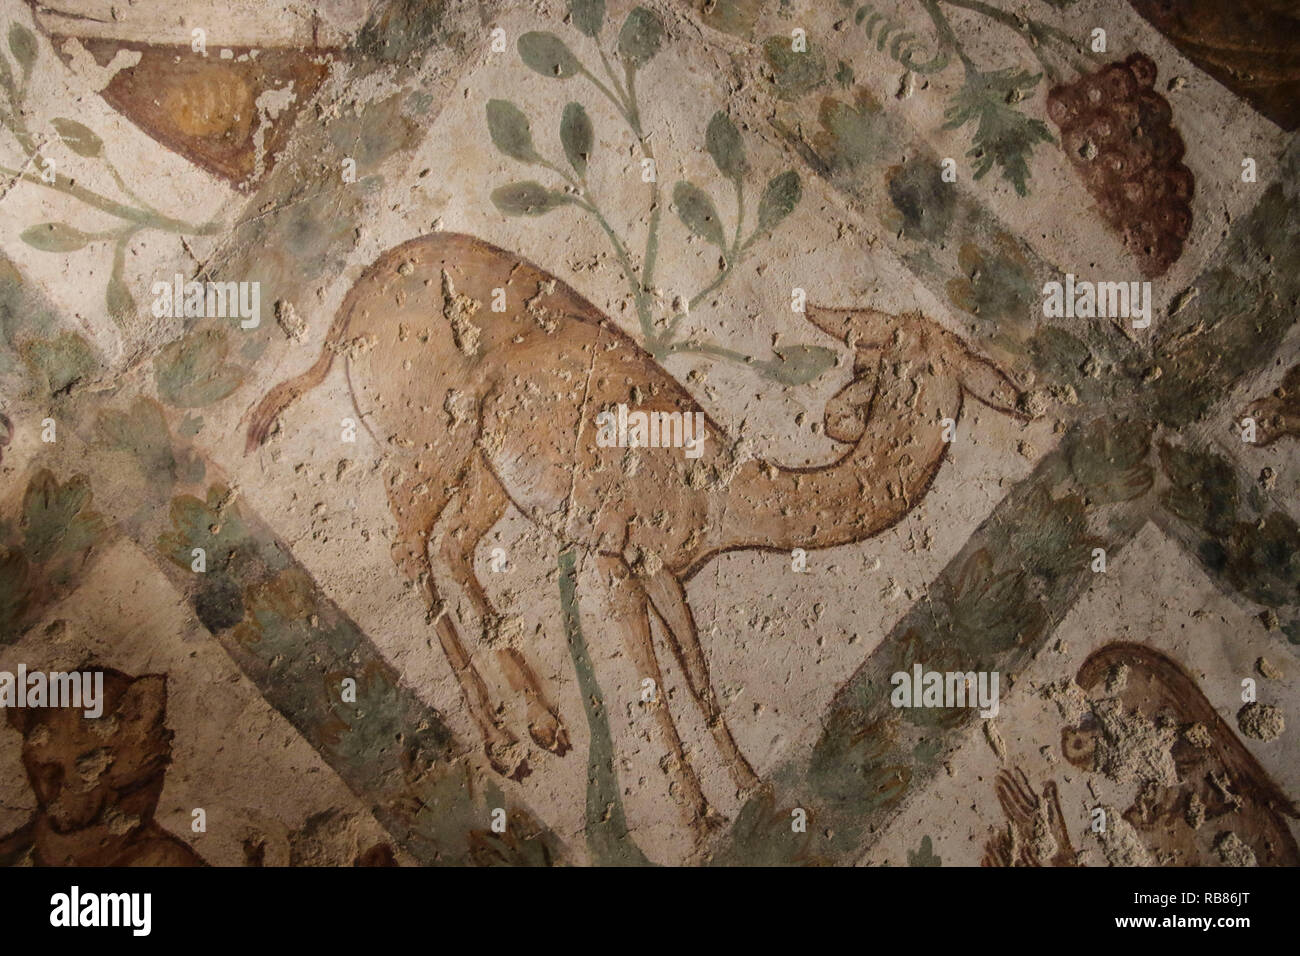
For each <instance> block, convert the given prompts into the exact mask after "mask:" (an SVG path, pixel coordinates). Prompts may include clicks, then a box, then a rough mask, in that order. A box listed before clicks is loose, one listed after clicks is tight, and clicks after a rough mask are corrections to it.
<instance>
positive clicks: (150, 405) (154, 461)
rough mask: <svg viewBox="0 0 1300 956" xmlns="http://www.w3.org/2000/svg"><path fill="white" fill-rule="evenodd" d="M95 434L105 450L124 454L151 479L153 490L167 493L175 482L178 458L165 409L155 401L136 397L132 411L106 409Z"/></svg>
mask: <svg viewBox="0 0 1300 956" xmlns="http://www.w3.org/2000/svg"><path fill="white" fill-rule="evenodd" d="M95 432H96V434H97V435H98V437H99V439H100V440H101V441H102V442H103V443H104V446H105V447H106V448H109V449H112V450H114V451H124V452H127V453H128V454H129V455H130V456H131V460H132V461H133V462H134V463H135V464H136V465H138V466H139V467H140V470H141V471H142V472H143V473H144V476H145V477H146V478H148V479H149V481H150V487H151V489H158V490H163V491H167V490H168V489H170V488H171V485H172V483H173V482H175V481H176V455H175V453H174V452H173V450H172V441H171V432H170V430H169V429H168V427H167V419H166V417H165V416H164V414H163V407H162V405H160V404H159V403H158V402H156V401H155V400H153V399H152V398H144V397H143V396H142V397H140V398H137V399H136V400H135V403H134V404H132V405H131V407H130V408H129V409H126V410H124V411H118V410H117V409H113V408H105V409H104V410H103V411H101V412H100V413H99V418H98V419H97V420H96V422H95Z"/></svg>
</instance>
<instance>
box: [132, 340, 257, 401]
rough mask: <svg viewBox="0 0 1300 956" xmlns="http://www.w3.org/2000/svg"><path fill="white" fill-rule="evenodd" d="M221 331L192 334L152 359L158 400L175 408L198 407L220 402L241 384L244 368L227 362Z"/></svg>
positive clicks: (227, 348)
mask: <svg viewBox="0 0 1300 956" xmlns="http://www.w3.org/2000/svg"><path fill="white" fill-rule="evenodd" d="M229 348H230V346H229V344H228V343H227V341H226V332H225V330H224V329H221V328H215V329H205V330H203V331H200V332H192V333H190V334H189V335H187V336H185V338H183V339H181V340H180V341H178V342H173V343H172V344H171V345H169V346H167V347H166V348H165V349H163V350H162V351H161V352H159V353H158V357H157V358H156V359H154V382H155V383H156V384H157V386H158V397H159V398H161V399H162V400H163V401H164V402H166V403H167V404H168V405H173V406H175V407H177V408H199V407H201V406H204V405H211V404H212V403H213V402H217V401H220V400H221V399H223V398H225V397H226V396H227V395H229V394H230V393H231V392H233V391H234V390H235V389H237V388H239V386H240V385H241V384H243V381H244V374H245V371H246V370H245V369H243V368H241V367H239V366H238V365H231V364H228V363H227V362H226V353H227V352H228V351H229Z"/></svg>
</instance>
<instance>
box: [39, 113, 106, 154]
mask: <svg viewBox="0 0 1300 956" xmlns="http://www.w3.org/2000/svg"><path fill="white" fill-rule="evenodd" d="M50 123H51V125H53V126H54V131H55V132H56V133H58V134H59V138H60V139H62V140H63V145H64V146H66V147H68V149H70V150H72V151H73V152H74V153H76V154H77V155H78V156H86V157H89V158H94V157H96V156H100V155H102V154H103V152H104V141H103V140H102V139H100V138H99V137H98V136H96V135H95V133H94V131H93V130H91V128H90V127H89V126H86V125H84V124H83V123H78V122H77V121H76V120H70V119H64V118H62V117H60V118H59V119H55V120H51V121H50Z"/></svg>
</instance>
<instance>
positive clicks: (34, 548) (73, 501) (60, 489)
mask: <svg viewBox="0 0 1300 956" xmlns="http://www.w3.org/2000/svg"><path fill="white" fill-rule="evenodd" d="M92 497H93V495H92V494H91V491H90V482H89V481H88V480H87V478H86V476H85V475H74V476H73V477H71V478H69V479H68V480H67V481H66V482H65V483H63V484H62V485H60V484H59V482H58V479H56V478H55V477H54V474H53V473H52V472H50V471H49V470H48V469H42V470H41V471H39V472H37V474H36V475H34V476H33V477H32V480H31V482H30V483H29V484H28V485H27V491H26V493H25V494H24V495H23V517H22V526H23V531H24V540H23V550H24V551H25V552H26V553H27V559H28V560H29V561H30V562H31V563H32V564H44V563H46V562H49V561H54V560H56V559H60V558H73V557H77V556H84V555H85V552H87V551H89V550H90V547H91V546H92V545H93V544H94V543H95V541H96V539H98V538H99V536H100V535H101V534H102V533H103V532H104V529H105V522H104V518H103V516H102V515H100V514H99V513H97V512H95V511H92V510H91V508H90V501H91V498H92Z"/></svg>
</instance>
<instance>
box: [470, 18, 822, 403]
mask: <svg viewBox="0 0 1300 956" xmlns="http://www.w3.org/2000/svg"><path fill="white" fill-rule="evenodd" d="M569 11H570V15H571V20H572V23H573V25H574V27H575V28H576V29H577V30H578V31H579V32H580V33H582V34H583V35H585V36H587V37H589V38H591V39H592V40H597V41H598V40H599V34H600V32H601V28H602V26H603V25H604V19H605V2H604V0H571V2H570V5H569ZM663 37H664V31H663V24H662V23H661V22H660V20H659V17H658V15H657V14H655V13H654V12H653V11H651V10H649V9H647V8H645V7H636V8H635V9H633V10H632V12H631V13H629V14H628V16H627V19H626V20H625V21H624V22H623V26H622V28H621V29H620V30H619V34H618V40H617V43H616V50H615V53H616V55H617V58H618V62H619V63H620V64H621V65H622V72H621V75H620V73H619V71H618V70H617V69H616V68H615V64H614V62H613V61H612V60H611V58H610V57H609V55H608V54H607V53H606V52H605V50H604V48H603V47H600V46H599V43H598V44H597V48H598V52H599V56H600V65H601V69H602V71H603V74H604V79H602V78H601V77H600V76H598V75H597V74H596V73H594V72H593V71H591V70H589V69H588V68H587V67H586V66H585V65H584V64H583V63H582V61H581V60H579V59H578V57H577V56H576V55H575V54H574V53H573V52H572V51H571V50H570V49H569V47H568V46H567V45H566V44H565V43H564V41H563V40H561V39H560V38H559V37H557V36H556V35H555V34H553V33H549V32H530V33H525V34H524V35H523V36H521V37H520V38H519V42H518V49H519V56H520V59H522V60H523V62H524V64H525V65H526V66H528V67H529V68H530V69H532V70H533V71H534V72H536V73H538V74H540V75H541V76H544V77H547V78H549V79H559V80H568V79H571V78H573V77H581V78H582V79H584V80H586V81H587V82H589V83H590V84H591V85H592V86H593V87H594V88H595V89H596V90H597V91H598V92H599V93H600V94H601V95H602V96H604V97H605V98H606V99H607V100H609V102H610V103H611V104H613V106H614V108H615V110H616V111H617V112H618V113H619V115H620V116H621V117H622V118H623V120H624V121H625V122H626V123H627V125H628V128H629V129H630V130H631V131H632V134H633V135H634V136H635V137H636V140H637V144H638V147H639V148H640V151H641V155H642V158H643V161H644V162H648V163H649V164H650V165H651V167H653V164H654V162H655V156H654V150H653V148H652V146H651V143H650V137H649V136H648V135H647V133H646V132H645V129H644V127H643V125H642V118H641V108H640V103H639V100H638V97H637V86H636V84H637V77H638V74H639V71H640V70H641V69H642V68H643V67H645V65H646V64H648V63H649V62H650V61H651V60H652V59H653V58H654V57H655V55H656V54H657V53H658V52H659V50H660V47H661V46H662V45H663ZM487 123H488V131H489V133H490V134H491V137H492V142H493V144H494V145H495V146H496V147H497V149H499V150H500V151H501V152H502V153H504V154H505V155H507V156H509V157H510V158H512V159H515V160H517V161H519V162H522V163H527V164H529V165H533V166H537V167H540V168H542V169H545V170H547V171H548V172H550V173H552V174H553V175H555V176H557V177H558V178H559V179H560V180H561V181H563V183H564V184H565V187H567V188H563V189H552V188H549V187H547V186H545V185H543V184H541V183H539V182H537V181H536V180H527V181H522V182H515V183H510V184H509V185H506V186H501V187H499V188H498V189H496V190H494V191H493V193H492V201H493V203H494V204H495V205H496V207H497V208H498V209H500V210H501V211H502V212H504V213H505V214H507V215H511V216H540V215H544V214H545V213H548V212H551V211H552V210H554V209H558V208H560V207H561V206H576V207H578V208H579V209H581V210H582V211H583V212H585V213H587V214H588V215H590V216H592V218H593V219H595V221H596V222H597V224H598V225H599V226H600V228H601V230H602V231H603V232H604V233H605V235H606V237H607V238H608V239H609V242H610V245H611V246H612V247H613V250H614V255H615V257H616V258H617V259H618V263H619V266H620V267H621V268H622V270H623V274H624V276H625V278H626V280H627V282H628V287H629V291H630V292H631V295H632V300H633V302H634V304H635V306H636V312H637V319H638V321H639V322H640V325H641V333H642V336H643V339H644V342H645V345H646V347H647V348H648V349H649V350H650V352H651V354H653V355H654V356H655V357H656V358H659V359H663V358H665V357H666V356H668V355H670V354H673V353H677V352H696V353H702V354H707V355H713V356H716V357H719V358H725V359H728V360H731V361H736V362H742V363H744V364H747V365H750V366H751V367H754V368H756V369H757V370H758V371H759V372H760V373H761V374H764V375H766V376H768V377H770V378H773V379H775V380H777V381H782V382H786V383H787V384H799V383H802V382H807V381H811V380H812V379H814V378H816V377H817V376H818V375H820V374H821V373H822V372H824V371H825V370H826V369H827V368H829V367H830V366H831V364H833V362H834V353H833V352H831V351H830V350H829V349H821V348H818V347H815V346H796V347H792V348H787V349H785V350H781V349H777V350H775V358H774V359H771V360H756V359H754V358H753V357H752V356H748V355H744V354H742V353H740V352H736V351H734V350H731V349H727V348H723V347H721V346H717V345H713V344H710V343H706V342H699V341H695V340H687V339H678V338H677V337H676V336H677V330H678V327H679V326H680V324H681V322H682V320H683V319H685V318H686V316H687V315H688V314H689V313H690V310H691V309H693V308H695V307H697V306H699V305H700V304H701V303H702V302H704V301H705V300H706V298H707V297H708V296H709V295H710V294H712V293H713V292H715V291H716V290H717V289H718V288H720V287H721V286H722V284H723V283H724V282H726V281H727V279H728V278H729V277H730V276H731V274H732V273H733V272H734V271H735V268H736V267H737V266H738V265H739V264H740V262H741V261H743V259H744V257H745V255H746V254H747V253H748V251H749V250H750V248H751V247H752V246H753V245H754V243H755V242H757V241H758V240H760V239H762V238H764V237H766V236H767V235H769V234H770V233H771V232H772V231H773V230H774V229H775V228H776V227H777V226H778V225H779V224H780V223H781V221H782V220H784V219H785V218H786V217H787V216H788V215H789V214H790V213H791V212H792V211H793V210H794V208H795V206H796V205H798V203H799V199H800V195H801V185H800V182H799V176H798V174H797V173H795V172H794V171H793V170H791V171H788V172H785V173H781V174H780V175H778V176H775V177H773V178H772V179H771V180H770V181H769V182H768V183H767V185H766V187H765V188H764V190H763V193H762V195H761V197H760V198H759V202H758V210H757V215H756V219H757V222H756V223H755V224H754V225H753V228H752V230H751V231H750V232H749V233H748V234H747V235H746V234H745V232H744V228H745V214H746V208H745V198H746V197H745V177H746V175H747V174H748V173H749V172H750V166H749V161H748V159H747V157H746V155H745V149H744V144H743V142H742V141H741V138H740V133H739V131H738V130H737V129H736V127H735V124H734V123H733V122H732V121H731V119H730V118H729V117H728V116H727V114H726V113H725V112H722V111H719V112H717V113H715V114H714V116H713V118H712V119H711V120H710V121H709V125H708V130H707V132H706V134H705V147H706V148H707V150H708V152H709V155H710V156H711V157H712V158H713V162H714V165H716V166H717V168H718V171H719V172H720V173H721V174H722V175H723V176H724V177H725V178H726V179H727V180H728V181H729V182H730V183H731V185H732V189H733V191H734V192H735V196H736V221H735V226H734V229H733V230H732V231H731V233H730V235H728V233H727V231H726V230H724V228H723V225H722V220H721V218H720V217H719V215H718V211H717V207H716V206H715V205H714V202H713V200H712V199H711V198H710V197H709V195H708V193H707V192H706V191H705V190H703V189H702V188H700V187H699V186H697V185H695V184H694V183H691V182H687V181H685V180H681V181H678V182H677V183H676V184H675V185H674V187H673V194H672V198H673V206H674V208H675V209H676V211H677V215H678V217H679V218H680V219H681V221H682V223H683V224H684V225H685V226H686V228H687V229H688V230H690V232H691V233H693V234H694V235H696V236H698V237H699V238H701V239H703V240H704V241H705V242H708V243H710V244H711V245H714V246H716V247H717V248H718V250H719V251H720V252H721V253H722V267H721V268H720V269H719V272H718V274H717V276H715V277H714V279H713V280H712V281H711V282H710V283H709V284H708V285H707V286H706V287H705V288H704V289H702V290H700V291H699V292H698V293H696V294H695V295H693V296H691V297H690V299H688V300H684V301H683V300H677V301H678V302H680V303H681V304H680V306H675V309H676V311H675V312H674V314H673V315H672V316H670V317H669V319H668V322H667V323H666V326H665V327H664V329H663V330H662V331H660V330H658V329H656V326H655V321H654V299H653V294H652V289H653V288H654V271H655V266H656V262H657V260H658V253H659V224H660V212H661V209H662V202H661V198H660V192H661V190H660V184H659V177H658V175H657V173H656V174H655V175H652V176H651V177H650V178H649V185H650V219H649V224H648V227H647V230H646V240H645V252H644V254H643V256H642V260H641V261H642V266H641V268H640V269H639V270H638V268H637V266H636V264H635V261H634V259H633V256H632V252H631V250H630V248H629V246H628V243H627V242H626V241H625V240H624V239H623V238H622V237H621V236H620V235H619V234H618V233H617V231H615V229H614V228H613V227H612V226H611V225H610V222H609V219H608V217H607V216H606V215H605V212H604V210H603V208H602V206H601V203H600V201H599V199H598V197H597V196H596V195H595V192H594V191H593V190H592V188H591V186H590V184H589V182H588V179H587V171H588V164H589V162H590V158H591V152H592V148H593V146H594V144H595V130H594V127H593V125H592V122H591V117H590V115H589V114H588V113H587V110H586V108H585V107H584V106H583V105H582V104H581V103H578V102H570V103H569V104H568V105H567V106H565V108H564V112H563V114H562V116H561V117H560V143H561V146H562V147H563V150H564V156H565V160H566V162H567V164H568V168H565V167H564V166H561V165H560V164H559V163H556V162H552V161H550V160H548V159H546V158H545V157H543V156H542V155H541V154H540V153H539V152H538V151H537V148H536V147H535V145H534V143H533V135H532V128H531V125H530V123H529V121H528V117H527V116H525V115H524V113H523V112H522V111H521V110H520V109H519V108H518V107H517V106H515V105H514V104H513V103H510V102H508V101H506V100H499V99H498V100H491V101H490V102H489V103H488V104H487Z"/></svg>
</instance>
